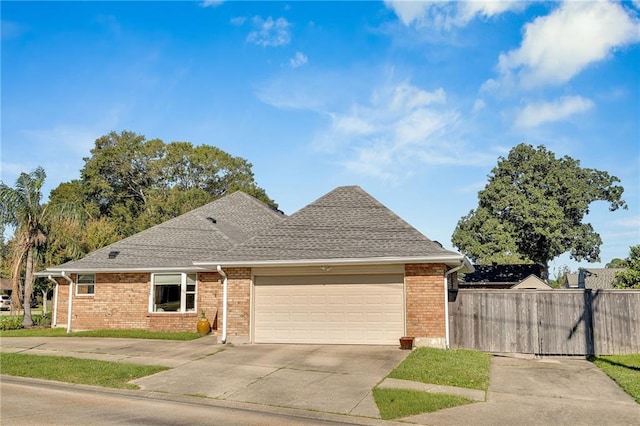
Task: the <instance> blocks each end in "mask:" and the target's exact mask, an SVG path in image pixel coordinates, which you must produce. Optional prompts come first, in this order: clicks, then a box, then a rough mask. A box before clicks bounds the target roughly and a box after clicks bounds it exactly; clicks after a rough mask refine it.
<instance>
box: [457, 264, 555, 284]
mask: <svg viewBox="0 0 640 426" xmlns="http://www.w3.org/2000/svg"><path fill="white" fill-rule="evenodd" d="M474 268H475V271H474V272H473V273H470V274H464V276H463V277H462V279H461V280H460V281H459V282H458V287H459V288H461V289H463V288H495V289H507V288H512V287H513V286H515V285H518V284H520V283H521V282H522V281H523V280H525V279H527V278H528V277H530V276H531V275H533V276H536V277H538V278H540V277H542V270H543V268H542V266H540V265H535V264H531V265H519V264H514V265H497V264H494V265H474Z"/></svg>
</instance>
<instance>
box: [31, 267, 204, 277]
mask: <svg viewBox="0 0 640 426" xmlns="http://www.w3.org/2000/svg"><path fill="white" fill-rule="evenodd" d="M176 271H179V272H204V271H208V269H207V268H203V267H200V266H170V267H146V268H50V269H45V270H44V271H38V272H36V273H34V275H35V276H36V277H48V276H52V277H61V276H62V273H63V272H64V273H65V274H93V273H106V274H108V273H111V274H115V273H121V272H150V273H153V272H176Z"/></svg>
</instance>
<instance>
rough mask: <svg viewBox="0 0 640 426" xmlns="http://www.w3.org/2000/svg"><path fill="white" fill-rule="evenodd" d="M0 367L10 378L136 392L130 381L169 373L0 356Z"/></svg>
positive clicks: (100, 363)
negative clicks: (16, 377)
mask: <svg viewBox="0 0 640 426" xmlns="http://www.w3.org/2000/svg"><path fill="white" fill-rule="evenodd" d="M0 365H2V374H7V375H10V376H21V377H32V378H37V379H45V380H57V381H60V382H67V383H79V384H84V385H95V386H105V387H110V388H125V389H138V386H136V385H133V384H129V383H128V382H129V381H131V380H134V379H138V378H140V377H144V376H149V375H151V374H155V373H157V372H159V371H163V370H168V368H167V367H160V366H154V365H138V364H125V363H122V364H120V363H117V362H108V361H97V360H92V359H79V358H70V357H60V356H41V355H25V354H14V353H0Z"/></svg>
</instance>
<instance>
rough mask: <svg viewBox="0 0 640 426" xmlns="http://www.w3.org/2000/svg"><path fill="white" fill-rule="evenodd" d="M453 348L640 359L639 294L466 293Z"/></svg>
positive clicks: (454, 321)
mask: <svg viewBox="0 0 640 426" xmlns="http://www.w3.org/2000/svg"><path fill="white" fill-rule="evenodd" d="M449 324H450V338H451V347H454V348H468V349H477V350H481V351H486V352H516V353H530V354H539V355H612V354H629V353H640V291H638V290H582V289H581V290H493V289H477V290H476V289H473V290H469V289H462V290H458V291H457V292H456V293H453V294H451V297H450V303H449Z"/></svg>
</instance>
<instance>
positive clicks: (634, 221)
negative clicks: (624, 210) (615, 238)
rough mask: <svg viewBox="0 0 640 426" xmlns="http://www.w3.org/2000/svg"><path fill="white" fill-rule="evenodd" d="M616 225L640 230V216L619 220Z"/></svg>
mask: <svg viewBox="0 0 640 426" xmlns="http://www.w3.org/2000/svg"><path fill="white" fill-rule="evenodd" d="M615 224H616V225H620V226H623V227H625V228H634V229H636V230H639V229H640V215H636V216H629V217H625V218H623V219H618V220H616V221H615Z"/></svg>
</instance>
